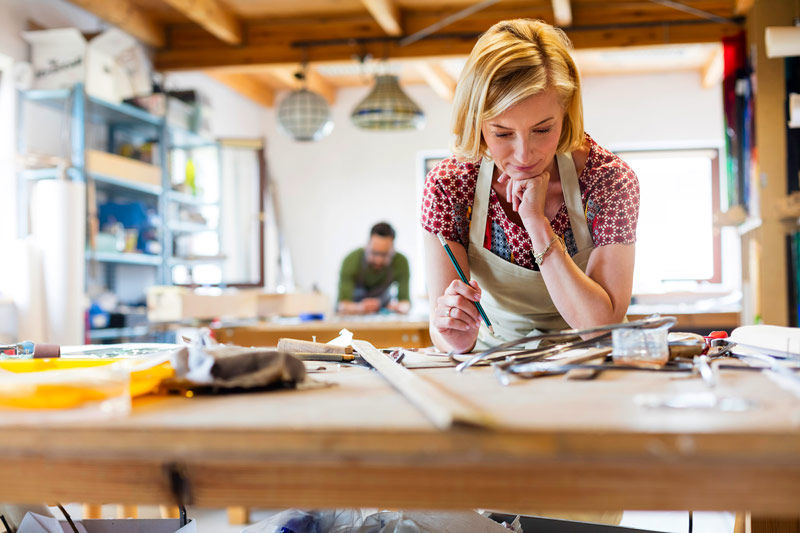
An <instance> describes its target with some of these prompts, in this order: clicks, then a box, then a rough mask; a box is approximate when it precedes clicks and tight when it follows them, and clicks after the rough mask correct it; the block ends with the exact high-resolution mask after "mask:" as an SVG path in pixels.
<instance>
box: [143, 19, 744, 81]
mask: <svg viewBox="0 0 800 533" xmlns="http://www.w3.org/2000/svg"><path fill="white" fill-rule="evenodd" d="M525 15H526V16H527V13H525ZM546 16H549V14H547V15H546ZM412 21H413V19H409V17H408V15H407V16H406V23H407V26H408V28H407V30H408V31H413V29H414V28H413V27H412V24H411V22H412ZM416 22H418V21H416ZM494 22H496V20H494V19H481V20H477V21H475V20H471V19H470V20H467V19H465V21H464V23H463V24H461V25H460V27H462V28H463V30H464V33H459V34H438V35H436V36H433V37H431V38H428V39H423V40H420V41H417V42H414V43H412V44H409V45H408V46H400V45H399V44H398V43H397V41H396V40H389V41H386V36H385V35H384V34H383V32H382V30H381V29H380V28H379V27H378V26H377V24H375V23H374V21H372V20H371V19H368V21H366V22H365V21H363V20H361V21H357V20H349V19H348V20H341V21H337V20H336V19H327V20H325V21H324V23H320V24H319V25H317V26H312V25H310V23H309V22H308V21H304V23H303V22H296V23H293V22H291V21H275V20H273V21H269V22H262V23H260V24H255V23H252V24H249V25H248V27H247V29H246V34H247V35H246V37H245V41H246V42H247V44H246V45H244V46H239V47H236V48H231V47H229V46H224V45H222V44H221V43H219V42H218V41H217V40H215V39H213V38H209V37H208V36H207V34H206V35H205V36H203V35H202V32H200V33H197V29H196V28H195V30H194V31H192V30H191V29H190V28H182V29H181V31H177V28H172V29H171V32H170V42H171V44H172V47H171V48H170V49H168V50H162V51H158V52H157V53H156V54H155V58H154V61H155V67H156V69H158V70H164V71H174V70H196V69H204V68H213V67H225V66H229V67H234V66H235V67H242V66H267V65H275V64H284V65H286V64H288V65H292V66H294V68H296V65H298V64H300V63H302V62H304V61H309V62H314V63H319V62H330V61H350V60H352V59H353V57H354V56H355V55H356V54H364V53H367V54H371V55H372V56H373V57H381V58H382V57H388V58H429V57H447V56H456V55H466V54H469V52H470V51H471V50H472V47H473V45H474V44H475V40H476V39H477V37H478V35H479V34H480V32H482V31H484V30H485V29H486V28H488V27H490V26H491V25H492V24H493V23H494ZM423 27H424V26H423ZM473 28H474V33H473ZM478 28H480V29H478ZM740 29H741V28H740V26H738V25H736V24H717V23H713V22H710V21H704V20H697V19H694V20H691V21H687V20H678V21H672V22H669V23H649V24H641V25H632V26H624V25H619V24H617V25H613V26H609V27H606V26H597V27H576V26H573V27H569V28H566V30H565V31H566V32H567V35H568V36H569V38H570V39H571V40H572V43H573V45H574V46H575V48H577V49H580V48H606V47H624V46H645V45H658V44H683V43H703V42H719V41H721V40H722V38H723V37H726V36H729V35H733V34H735V33H738V32H739V31H740ZM309 36H314V40H313V41H311V40H309ZM343 36H344V37H343Z"/></svg>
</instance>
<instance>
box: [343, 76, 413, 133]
mask: <svg viewBox="0 0 800 533" xmlns="http://www.w3.org/2000/svg"><path fill="white" fill-rule="evenodd" d="M350 118H351V119H352V121H353V123H354V124H355V125H356V126H358V127H359V128H363V129H366V130H419V129H422V128H423V127H424V126H425V114H424V113H423V112H422V109H420V107H419V106H418V105H417V104H415V103H414V101H413V100H411V98H409V97H408V95H406V93H404V92H403V90H402V89H401V88H400V84H399V83H398V82H397V76H393V75H390V74H383V75H379V76H375V87H373V89H372V91H371V92H370V93H369V94H368V95H367V97H366V98H364V100H362V101H361V103H360V104H358V105H357V106H356V108H355V109H354V110H353V112H352V113H351V114H350Z"/></svg>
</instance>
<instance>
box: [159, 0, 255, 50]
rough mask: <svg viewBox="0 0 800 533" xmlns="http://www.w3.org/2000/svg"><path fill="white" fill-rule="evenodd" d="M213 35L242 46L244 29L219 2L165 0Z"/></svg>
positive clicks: (213, 0)
mask: <svg viewBox="0 0 800 533" xmlns="http://www.w3.org/2000/svg"><path fill="white" fill-rule="evenodd" d="M164 1H165V2H166V3H167V4H169V5H170V6H172V7H174V8H175V9H177V10H178V11H180V12H181V13H183V14H184V15H186V16H187V17H189V19H191V20H193V21H194V22H196V23H197V24H199V25H200V26H202V27H203V28H205V29H206V30H208V32H209V33H211V34H212V35H214V36H216V37H218V38H219V39H220V40H222V41H224V42H226V43H228V44H241V42H242V27H241V24H240V23H239V21H238V20H236V17H235V16H234V15H233V14H232V13H231V12H230V11H229V10H228V8H226V7H225V6H223V5H222V4H220V3H219V2H218V1H217V0H164Z"/></svg>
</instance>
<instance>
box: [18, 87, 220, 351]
mask: <svg viewBox="0 0 800 533" xmlns="http://www.w3.org/2000/svg"><path fill="white" fill-rule="evenodd" d="M19 102H20V104H19V105H20V111H19V117H18V129H19V131H20V132H21V133H19V134H18V136H17V137H18V147H17V151H18V153H20V154H25V153H26V143H25V139H24V137H25V135H24V118H25V117H24V111H23V109H24V106H25V105H26V102H32V103H35V104H36V105H41V106H45V107H48V108H50V109H53V110H55V111H57V112H59V113H62V117H63V116H66V117H68V120H69V142H68V147H69V148H68V150H69V153H68V154H66V156H65V157H64V160H65V163H66V164H65V165H64V166H62V167H49V168H41V169H39V168H37V169H26V170H23V171H20V172H19V175H18V178H19V180H20V187H19V190H20V202H19V205H28V201H27V198H23V196H27V194H28V184H29V183H31V182H33V181H36V180H44V179H58V178H60V177H61V176H62V175H65V176H66V177H67V178H68V179H70V180H74V181H82V182H85V183H86V184H87V209H88V212H87V214H86V215H87V224H88V225H87V234H88V233H90V232H91V222H92V221H91V217H92V216H96V212H97V210H98V209H97V207H98V206H97V203H98V201H97V200H96V198H97V197H103V198H104V199H105V200H107V201H111V200H113V201H116V202H118V203H128V202H141V204H142V205H143V206H146V209H148V210H151V209H152V211H153V212H154V213H155V214H156V215H157V217H158V220H160V223H158V224H157V225H156V234H157V237H156V239H155V241H156V242H157V243H158V246H157V247H156V248H157V249H158V248H160V251H158V252H157V253H143V252H140V251H137V252H117V251H106V250H92V249H87V250H86V252H85V258H84V259H85V265H86V267H85V269H84V272H85V285H84V286H85V287H87V286H88V285H89V284H90V283H91V284H93V285H103V286H105V287H106V288H107V289H109V290H111V291H113V292H115V293H117V294H118V295H119V293H120V292H124V293H125V294H126V295H128V297H130V294H131V292H132V286H133V289H134V292H136V293H137V294H139V295H140V297H141V298H140V299H136V300H135V301H126V302H124V303H128V304H131V303H136V302H139V301H141V302H144V296H145V293H146V290H147V288H148V286H150V285H152V284H161V285H164V284H171V283H172V282H173V275H172V272H171V269H172V267H173V265H175V264H185V263H186V262H185V261H184V260H183V258H176V257H173V251H174V239H175V238H176V237H177V236H179V235H181V234H184V233H192V232H204V233H208V232H216V229H215V228H213V227H210V226H208V225H203V224H194V223H189V222H186V221H175V220H171V218H170V214H171V213H172V212H173V211H174V209H173V207H174V205H188V206H193V207H192V208H194V209H213V208H214V206H215V204H214V202H209V201H208V200H206V199H204V198H201V197H196V196H193V195H191V194H187V193H182V192H178V191H174V190H173V182H175V181H179V180H177V179H176V178H177V176H175V175H174V172H172V171H171V170H172V169H171V165H170V159H171V156H172V154H173V153H174V152H175V151H183V152H187V151H192V150H196V149H198V148H208V147H211V148H213V147H216V146H217V145H216V143H215V142H214V141H213V140H211V139H208V138H206V137H204V136H202V135H198V134H197V133H194V132H191V131H187V130H185V129H183V128H177V127H174V126H172V125H170V124H168V123H167V122H166V120H165V119H164V118H163V117H160V116H155V115H152V114H151V113H149V112H147V111H145V110H143V109H140V108H138V107H135V106H132V105H129V104H125V103H120V104H116V103H110V102H105V101H103V100H100V99H98V98H95V97H93V96H91V95H88V94H87V93H86V92H85V90H84V87H83V85H82V84H77V85H75V86H74V87H73V88H72V89H58V90H30V91H23V92H21V93H20V98H19ZM90 130H91V133H92V134H95V133H97V132H98V131H99V132H101V134H100V135H99V137H101V138H102V137H103V136H104V137H105V143H104V144H105V146H87V145H88V144H90V143H89V139H88V137H89V135H90ZM103 134H104V135H103ZM121 140H124V141H128V142H132V143H133V142H136V143H137V144H138V143H140V142H145V141H146V142H152V143H153V146H154V148H153V152H154V154H153V158H154V161H155V162H156V166H157V167H159V168H160V175H161V183H160V184H155V183H147V182H139V181H134V180H132V179H126V178H125V177H123V176H120V175H114V174H113V173H109V172H95V171H92V169H90V168H87V149H88V148H94V149H98V148H101V149H102V151H104V152H106V153H114V152H115V148H116V145H117V144H118V142H120V141H121ZM95 144H103V142H102V141H101V142H99V143H95ZM155 146H157V153H156V148H155ZM59 155H62V156H63V155H65V154H59ZM213 171H214V172H217V171H218V169H213ZM93 200H94V204H92V203H91V202H92V201H93ZM217 209H218V206H217ZM19 227H20V232H21V233H22V234H23V235H24V234H26V233H27V232H28V225H27V213H21V215H20V226H19ZM217 239H218V236H217ZM88 242H89V240H88V239H87V247H88V246H89V245H88ZM208 261H211V262H217V261H219V259H218V258H213V259H210V260H208ZM198 262H200V260H193V261H192V263H193V264H196V263H198ZM98 265H99V268H98ZM132 269H133V270H132ZM123 282H124V284H125V285H126V286H125V290H124V291H120V284H121V283H123ZM121 298H122V297H121ZM85 333H86V335H85V336H86V338H87V339H88V340H89V341H91V342H102V341H117V342H119V341H120V340H134V341H141V340H148V338H149V339H155V338H157V337H155V336H154V335H156V331H155V330H153V329H151V328H150V327H147V326H135V327H119V328H102V329H91V330H89V331H87V332H85Z"/></svg>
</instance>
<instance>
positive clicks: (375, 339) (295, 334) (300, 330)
mask: <svg viewBox="0 0 800 533" xmlns="http://www.w3.org/2000/svg"><path fill="white" fill-rule="evenodd" d="M343 328H346V329H349V330H350V331H352V332H353V333H354V334H355V336H356V337H357V338H359V339H362V340H366V341H368V342H370V343H372V345H373V346H377V347H378V348H389V347H392V346H404V347H407V348H424V347H426V346H430V345H431V337H430V331H429V329H428V323H427V322H419V321H403V320H399V321H391V322H383V321H374V322H359V321H352V322H351V321H342V322H328V321H323V322H316V321H314V322H306V323H304V324H277V323H271V322H264V323H261V324H258V325H255V326H238V327H223V328H217V329H215V330H214V335H215V336H216V339H217V340H219V341H220V342H224V343H232V344H238V345H240V346H277V345H278V341H279V340H280V339H281V338H282V337H292V338H296V339H302V340H308V341H311V340H314V339H316V340H317V341H319V342H328V341H329V340H331V339H333V338H335V337H336V336H338V334H339V331H341V330H342V329H343Z"/></svg>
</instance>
